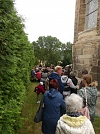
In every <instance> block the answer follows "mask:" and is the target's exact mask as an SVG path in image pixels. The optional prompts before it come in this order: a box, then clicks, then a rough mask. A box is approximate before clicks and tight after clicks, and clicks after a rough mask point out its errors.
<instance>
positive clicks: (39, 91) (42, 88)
mask: <svg viewBox="0 0 100 134" xmlns="http://www.w3.org/2000/svg"><path fill="white" fill-rule="evenodd" d="M34 92H36V93H37V103H39V102H40V101H38V100H39V95H40V93H42V94H44V92H45V88H44V86H43V82H40V83H39V85H37V86H36V87H35V90H34Z"/></svg>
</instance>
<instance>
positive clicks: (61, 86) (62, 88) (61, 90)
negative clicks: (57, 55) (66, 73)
mask: <svg viewBox="0 0 100 134" xmlns="http://www.w3.org/2000/svg"><path fill="white" fill-rule="evenodd" d="M49 79H50V80H51V79H56V80H58V83H59V88H58V91H60V93H61V94H63V91H64V84H63V83H62V81H61V76H59V74H58V73H56V72H53V73H51V74H50V76H49Z"/></svg>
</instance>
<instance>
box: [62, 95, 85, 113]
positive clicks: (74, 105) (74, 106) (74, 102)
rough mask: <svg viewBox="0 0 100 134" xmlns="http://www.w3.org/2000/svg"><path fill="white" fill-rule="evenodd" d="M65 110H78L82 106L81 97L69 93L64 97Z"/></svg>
mask: <svg viewBox="0 0 100 134" xmlns="http://www.w3.org/2000/svg"><path fill="white" fill-rule="evenodd" d="M65 102H66V112H70V113H72V112H78V110H80V109H82V107H83V99H82V97H80V96H79V95H77V94H74V93H73V94H71V95H70V96H68V97H66V98H65Z"/></svg>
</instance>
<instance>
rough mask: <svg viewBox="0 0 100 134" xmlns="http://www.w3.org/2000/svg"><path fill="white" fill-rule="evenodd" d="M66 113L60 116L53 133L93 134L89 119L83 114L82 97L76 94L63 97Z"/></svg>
mask: <svg viewBox="0 0 100 134" xmlns="http://www.w3.org/2000/svg"><path fill="white" fill-rule="evenodd" d="M65 103H66V114H64V115H63V116H61V117H60V119H59V120H58V123H57V127H56V132H55V134H95V132H94V129H93V126H92V123H91V121H90V120H89V119H88V118H87V117H86V116H83V115H82V114H81V113H80V112H79V110H80V109H82V106H83V99H82V97H80V96H79V95H77V94H74V93H73V94H71V95H70V96H68V97H66V98H65Z"/></svg>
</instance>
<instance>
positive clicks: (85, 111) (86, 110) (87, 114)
mask: <svg viewBox="0 0 100 134" xmlns="http://www.w3.org/2000/svg"><path fill="white" fill-rule="evenodd" d="M84 95H85V98H86V106H85V107H84V108H82V109H81V110H80V112H81V113H82V115H84V116H86V117H87V118H88V119H89V120H90V114H89V109H88V104H87V93H86V88H84Z"/></svg>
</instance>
